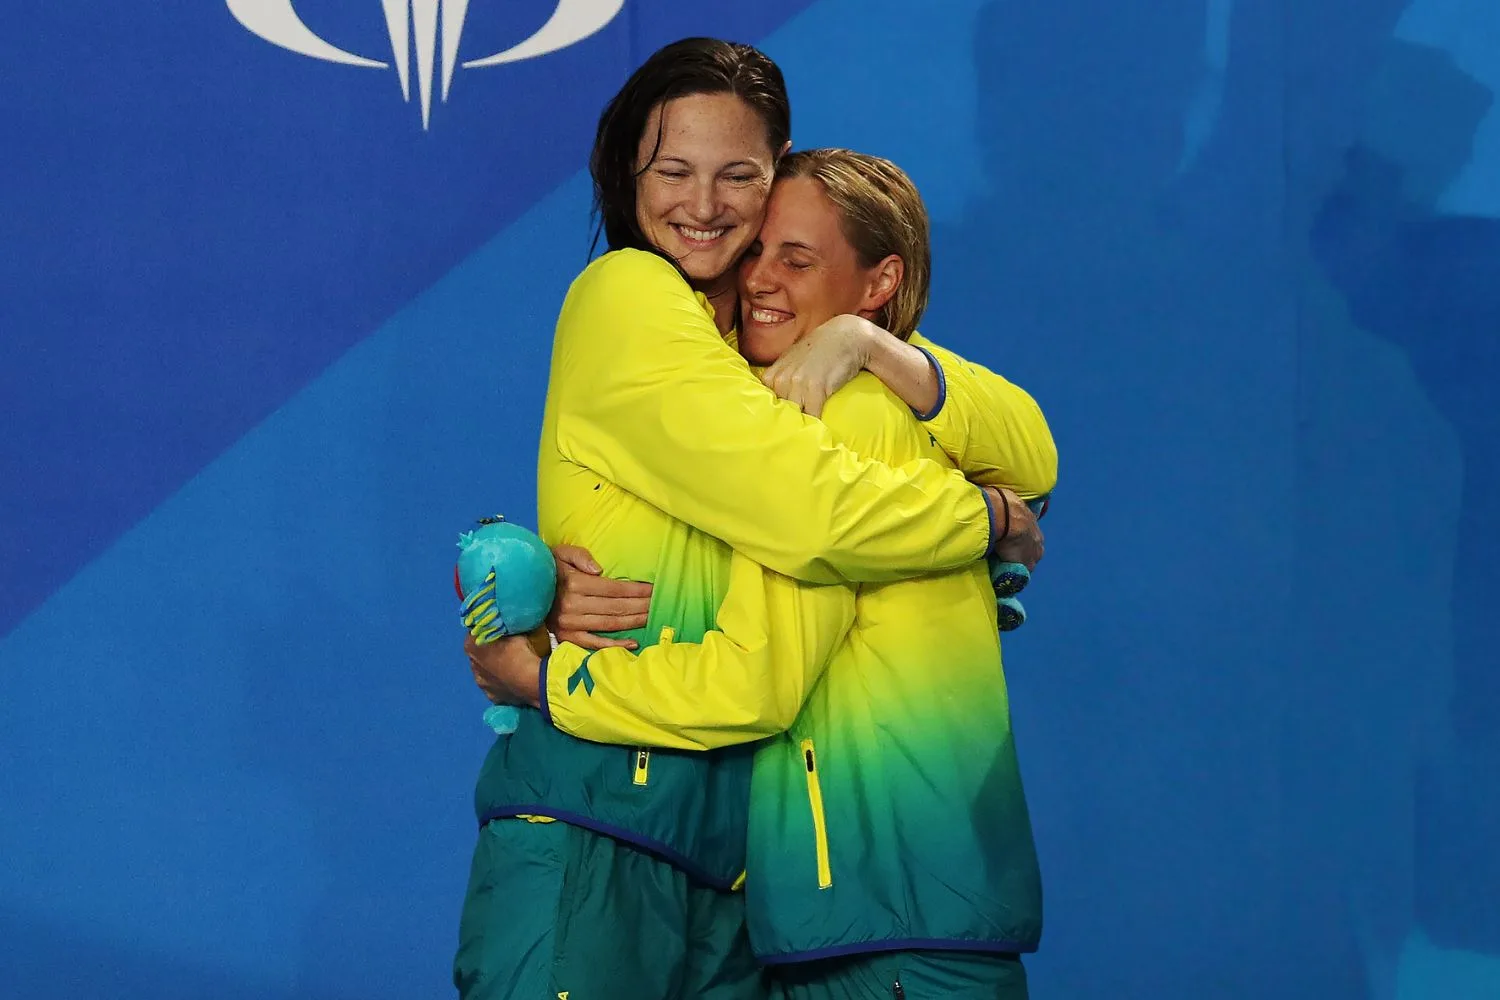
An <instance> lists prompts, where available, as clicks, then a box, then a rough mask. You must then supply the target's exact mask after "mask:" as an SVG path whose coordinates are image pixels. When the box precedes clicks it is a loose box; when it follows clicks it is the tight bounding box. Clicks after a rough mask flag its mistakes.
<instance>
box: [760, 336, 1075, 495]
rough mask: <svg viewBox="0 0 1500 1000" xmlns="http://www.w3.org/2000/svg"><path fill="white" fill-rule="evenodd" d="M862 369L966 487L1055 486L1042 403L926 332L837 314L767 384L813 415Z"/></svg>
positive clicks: (768, 375)
mask: <svg viewBox="0 0 1500 1000" xmlns="http://www.w3.org/2000/svg"><path fill="white" fill-rule="evenodd" d="M861 369H864V370H867V371H869V372H870V373H871V374H872V375H874V376H875V377H876V378H878V379H880V381H882V382H884V383H885V385H886V387H887V388H889V389H890V390H891V391H892V392H893V393H895V395H896V396H897V397H898V398H900V399H901V400H902V402H904V403H906V405H907V406H909V407H911V409H912V412H914V413H915V414H916V415H917V418H918V419H919V420H921V421H923V422H924V424H925V425H926V430H927V432H928V433H930V434H931V435H932V436H933V438H934V439H935V440H936V441H937V442H938V444H939V446H941V447H942V449H943V451H944V452H946V453H947V455H948V457H949V458H951V459H952V460H953V463H954V464H955V465H957V466H958V467H959V468H960V469H961V470H963V472H964V474H965V475H966V476H968V478H969V479H970V480H972V481H974V482H976V483H982V484H984V485H987V486H1000V487H1004V488H1006V489H1009V490H1013V491H1015V492H1016V493H1018V494H1020V495H1021V496H1022V497H1024V498H1025V499H1028V500H1034V499H1036V498H1037V497H1040V496H1045V495H1046V494H1048V493H1050V492H1051V491H1052V488H1053V486H1055V485H1056V482H1057V447H1056V445H1055V444H1054V443H1053V440H1052V432H1051V430H1050V429H1049V428H1048V427H1047V421H1046V418H1045V417H1043V416H1042V411H1041V408H1040V407H1038V406H1037V404H1036V401H1035V400H1034V399H1032V398H1031V396H1030V395H1028V394H1027V393H1026V392H1025V390H1023V389H1021V388H1020V387H1019V386H1016V385H1014V384H1012V383H1011V382H1008V381H1006V380H1005V379H1004V378H1002V377H1001V376H999V375H997V374H995V373H994V372H992V371H990V370H988V369H986V368H983V367H981V366H979V365H975V364H971V363H970V362H968V361H965V360H964V359H963V358H961V357H959V356H958V355H957V354H954V353H953V352H952V351H949V350H946V349H944V348H942V347H939V346H938V345H936V344H934V343H933V342H932V341H930V340H927V339H926V338H924V337H923V336H922V335H921V334H913V335H912V337H911V340H910V342H907V341H903V340H900V339H899V338H897V337H895V336H893V335H892V334H890V333H889V332H887V331H886V330H883V329H881V328H880V327H878V326H876V325H875V324H874V323H872V322H870V321H869V320H866V319H862V318H861V317H859V316H837V317H835V318H833V319H831V320H829V321H828V322H827V323H824V324H823V325H822V326H820V327H818V328H817V329H816V330H814V331H813V332H812V333H810V334H808V335H807V336H806V337H804V338H803V339H802V340H800V341H799V342H798V343H797V344H795V345H794V346H793V347H792V348H791V350H789V351H787V352H786V354H785V355H783V356H782V357H781V359H780V360H779V361H777V362H776V364H774V365H772V366H771V367H770V368H769V369H767V370H766V372H765V374H764V376H762V377H763V379H764V381H765V383H766V384H767V385H768V386H770V387H771V389H772V390H774V391H775V392H776V394H777V395H779V396H781V397H782V398H784V399H787V400H789V401H791V402H793V403H795V404H797V405H798V406H800V407H801V408H802V409H803V410H804V411H805V412H807V413H810V414H813V415H817V414H818V413H819V412H821V410H822V407H823V404H824V402H825V401H826V400H827V399H828V397H829V396H831V395H833V393H835V392H837V391H838V390H839V388H840V387H841V386H843V385H844V384H845V383H846V382H848V381H849V380H850V379H851V378H853V377H854V376H855V374H856V373H858V372H859V371H860V370H861Z"/></svg>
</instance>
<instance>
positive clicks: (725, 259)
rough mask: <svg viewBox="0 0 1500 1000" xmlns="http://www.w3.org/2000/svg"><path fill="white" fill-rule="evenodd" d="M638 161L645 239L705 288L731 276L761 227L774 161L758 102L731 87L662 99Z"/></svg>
mask: <svg viewBox="0 0 1500 1000" xmlns="http://www.w3.org/2000/svg"><path fill="white" fill-rule="evenodd" d="M658 137H660V144H659V145H658V141H657V140H658ZM653 154H654V155H653ZM636 169H637V171H639V173H638V176H637V178H636V219H637V221H638V222H639V224H640V227H641V232H642V233H643V234H644V235H645V237H646V239H647V240H649V241H650V242H651V244H652V245H653V246H655V247H657V248H658V249H660V250H662V251H663V252H665V253H666V254H667V255H668V256H670V257H672V258H673V259H674V260H676V261H677V263H678V264H679V266H681V267H682V269H683V271H684V272H685V273H686V274H687V276H688V278H689V280H691V281H692V282H693V283H694V284H695V285H697V286H699V287H700V288H701V287H703V286H705V285H710V284H711V283H713V282H715V281H718V280H720V279H725V278H730V279H732V276H733V268H734V263H735V261H736V260H738V259H739V257H740V255H741V254H743V253H744V251H745V248H746V247H747V246H749V245H750V242H751V241H752V240H754V239H755V233H756V230H758V229H759V228H760V223H761V219H762V217H763V215H764V212H765V206H766V197H767V194H768V193H769V191H770V189H771V180H772V178H773V176H774V174H775V169H776V165H775V157H774V156H773V154H772V150H771V145H770V140H769V139H768V138H767V135H766V124H765V122H764V121H762V120H761V118H760V116H759V115H758V114H757V113H756V112H755V109H753V108H752V107H750V105H748V104H746V103H745V102H744V101H743V100H741V99H740V98H738V97H736V96H734V95H733V94H689V95H687V96H685V97H678V98H675V99H673V100H671V101H668V102H666V103H665V104H661V105H657V107H656V108H655V109H654V110H652V112H651V115H650V117H649V118H648V119H647V121H646V127H645V129H644V130H643V131H642V133H641V142H640V149H639V153H638V157H637V160H636Z"/></svg>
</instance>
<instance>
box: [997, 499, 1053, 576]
mask: <svg viewBox="0 0 1500 1000" xmlns="http://www.w3.org/2000/svg"><path fill="white" fill-rule="evenodd" d="M984 491H985V492H986V493H988V494H989V495H990V500H991V501H994V502H995V504H996V507H995V515H996V517H997V518H999V519H1000V528H1001V530H1003V529H1004V528H1005V525H1006V523H1007V517H1008V519H1009V524H1010V530H1009V531H1008V532H1007V533H1006V534H1005V536H1004V537H1003V538H1002V539H1001V540H1000V544H999V545H997V546H996V547H995V555H996V556H997V557H998V558H999V559H1001V560H1002V561H1004V562H1015V563H1020V564H1021V565H1022V566H1025V567H1026V568H1027V569H1028V570H1035V569H1036V564H1037V563H1039V562H1041V561H1042V556H1043V555H1045V554H1046V551H1047V545H1046V538H1045V537H1044V536H1043V535H1042V526H1041V525H1040V524H1038V523H1037V519H1036V515H1035V514H1033V513H1032V512H1031V508H1030V507H1028V506H1026V501H1025V500H1022V499H1021V498H1020V497H1018V496H1016V494H1014V493H1012V492H1011V491H1010V490H1006V489H1000V488H997V487H994V486H986V487H984ZM1002 505H1003V506H1002Z"/></svg>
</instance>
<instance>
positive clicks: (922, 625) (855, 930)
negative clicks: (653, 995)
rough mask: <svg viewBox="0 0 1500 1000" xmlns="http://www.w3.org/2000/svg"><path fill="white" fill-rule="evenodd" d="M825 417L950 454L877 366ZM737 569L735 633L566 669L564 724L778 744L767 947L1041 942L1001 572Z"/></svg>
mask: <svg viewBox="0 0 1500 1000" xmlns="http://www.w3.org/2000/svg"><path fill="white" fill-rule="evenodd" d="M823 419H824V421H825V422H826V423H827V425H828V426H829V428H830V430H832V431H833V432H834V434H835V437H836V438H837V439H838V440H839V441H840V442H842V443H843V444H845V445H847V446H849V447H850V448H852V449H853V450H854V451H855V452H856V453H858V454H860V455H861V456H865V457H878V458H881V459H884V460H886V461H889V462H892V463H901V462H907V461H910V460H912V459H913V458H918V457H920V458H926V459H928V460H930V461H933V462H935V463H938V464H945V465H946V464H950V463H949V460H948V457H947V455H946V454H945V453H944V452H943V450H942V449H941V448H940V447H939V446H938V444H937V441H936V439H935V436H933V435H930V434H928V433H927V431H926V430H925V429H924V428H923V427H922V426H921V425H920V424H919V423H918V422H917V421H916V420H915V419H913V417H912V415H911V413H910V412H909V411H908V410H907V409H906V408H905V407H904V406H902V405H901V403H900V401H899V400H897V399H896V398H895V396H894V395H892V394H891V393H890V392H889V391H888V390H887V389H886V388H885V387H884V386H883V385H881V384H880V383H879V382H878V381H877V380H875V379H874V378H873V377H872V376H869V375H860V376H859V377H857V378H856V379H855V380H854V381H853V382H852V383H850V385H848V386H847V387H845V388H844V389H843V390H841V391H840V392H838V393H837V394H835V395H834V397H833V398H832V399H831V400H830V401H829V403H828V405H827V407H826V408H825V411H824V417H823ZM1037 485H1040V484H1037ZM730 572H731V579H730V585H729V591H728V594H727V596H726V597H725V601H724V604H723V606H722V607H721V609H720V614H719V619H718V623H717V624H718V625H719V626H720V629H721V630H720V631H716V632H712V633H709V635H708V636H707V637H706V638H705V641H704V642H702V643H682V642H673V643H672V644H671V645H670V646H665V645H658V646H656V647H655V648H652V649H648V650H645V651H643V652H642V653H641V654H639V655H636V656H632V655H631V654H629V653H626V652H623V651H609V652H607V653H600V654H597V655H595V656H594V657H592V658H590V659H589V668H588V669H589V673H590V674H591V676H592V679H593V683H594V687H593V693H592V694H589V693H586V692H580V691H578V690H576V689H575V690H573V691H572V692H571V693H570V692H569V691H568V689H567V687H566V685H559V684H557V683H555V680H554V681H553V682H551V683H549V684H548V692H547V696H548V708H549V711H550V713H551V717H552V719H553V721H554V723H555V724H556V725H558V726H559V727H561V728H562V729H564V730H565V731H567V732H570V733H571V734H573V735H576V736H580V737H584V738H587V739H592V740H600V741H606V742H613V743H637V744H644V745H656V746H660V747H669V748H673V749H674V750H678V751H680V750H686V749H699V750H708V751H717V752H721V753H722V752H724V750H722V749H720V748H726V747H735V746H737V745H740V744H744V743H746V742H749V741H756V740H759V741H760V742H759V743H758V745H757V749H756V752H755V757H754V765H753V775H752V779H751V805H750V814H749V820H748V823H749V827H748V829H749V840H748V850H747V865H748V870H747V883H746V893H747V903H748V907H749V925H750V935H751V943H752V945H753V946H754V948H755V952H756V955H757V956H758V957H759V958H760V959H761V961H763V962H767V963H779V962H795V961H808V960H812V959H817V958H827V957H833V956H838V955H850V954H857V953H861V952H869V951H881V950H907V949H944V948H953V949H965V950H976V951H995V952H1006V953H1010V952H1026V951H1032V950H1034V949H1035V948H1036V946H1037V943H1038V940H1039V939H1040V935H1041V922H1042V912H1041V879H1040V873H1039V870H1038V866H1037V857H1036V849H1035V846H1034V844H1033V842H1032V833H1031V823H1030V819H1029V816H1028V813H1027V808H1026V797H1025V793H1024V791H1023V789H1022V784H1021V775H1020V769H1019V766H1018V763H1017V758H1016V751H1015V746H1014V743H1013V740H1012V736H1011V725H1010V713H1009V707H1008V701H1007V696H1006V685H1005V674H1004V671H1003V669H1002V667H1001V658H1000V643H999V633H998V631H997V628H996V620H995V597H994V592H993V589H992V587H991V584H990V579H989V575H988V573H987V572H986V570H985V567H984V566H983V565H982V564H973V565H971V566H968V567H964V568H961V569H956V570H950V571H947V572H940V573H934V574H930V575H927V576H923V577H917V578H913V579H907V580H899V581H892V582H882V583H867V584H859V585H854V584H834V585H809V584H802V583H798V582H796V581H793V580H791V579H790V578H787V577H781V576H778V575H776V574H774V573H771V572H770V571H766V570H759V571H758V570H757V568H756V567H755V565H754V563H753V562H752V561H751V560H749V559H748V558H746V557H743V556H740V555H738V554H736V555H735V556H733V557H732V558H731V570H730ZM783 591H785V593H784V594H783V593H782V592H783ZM773 595H774V596H773ZM783 599H785V600H786V601H788V602H789V603H790V604H791V605H794V606H795V609H796V610H795V613H793V612H790V611H777V610H774V609H773V605H775V604H778V603H780V602H781V601H782V600H783ZM778 618H779V621H777V620H774V619H778ZM785 630H789V631H790V633H791V634H790V635H787V634H782V635H780V636H778V631H785ZM778 640H779V641H778ZM761 648H764V649H767V650H774V652H773V653H772V655H770V656H766V657H757V656H754V655H753V651H754V650H757V649H761ZM558 652H559V653H561V652H562V649H559V651H558ZM556 655H557V654H554V656H556ZM551 676H552V677H553V678H555V677H556V676H557V675H556V674H552V675H551ZM782 730H785V731H784V732H783V731H782ZM763 737H769V738H765V739H763Z"/></svg>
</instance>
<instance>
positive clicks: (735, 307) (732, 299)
mask: <svg viewBox="0 0 1500 1000" xmlns="http://www.w3.org/2000/svg"><path fill="white" fill-rule="evenodd" d="M698 291H700V292H702V293H703V294H704V296H705V297H706V298H707V299H708V304H709V305H711V306H713V307H714V325H715V326H717V327H718V328H719V333H721V334H724V335H726V336H727V335H728V334H729V331H730V330H732V329H734V324H735V321H736V320H737V319H738V318H739V316H738V315H737V313H738V312H739V304H740V302H739V294H738V290H737V289H736V287H735V282H734V273H733V272H732V271H731V272H730V273H729V274H727V275H725V276H724V277H722V278H719V279H718V280H716V281H710V282H705V283H704V284H702V285H699V286H698Z"/></svg>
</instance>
